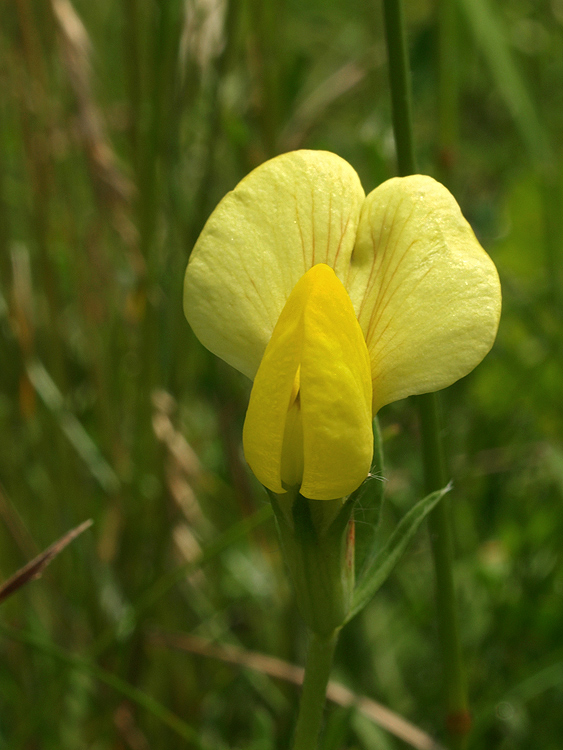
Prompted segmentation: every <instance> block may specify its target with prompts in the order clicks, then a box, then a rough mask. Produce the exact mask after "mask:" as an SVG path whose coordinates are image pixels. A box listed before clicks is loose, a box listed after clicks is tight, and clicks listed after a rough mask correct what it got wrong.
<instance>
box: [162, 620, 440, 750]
mask: <svg viewBox="0 0 563 750" xmlns="http://www.w3.org/2000/svg"><path fill="white" fill-rule="evenodd" d="M151 642H152V643H154V644H156V645H161V646H171V647H172V648H177V649H179V650H180V651H188V652H189V653H191V654H199V655H200V656H207V657H210V658H212V659H219V660H220V661H224V662H227V663H229V664H236V665H237V666H240V667H246V668H247V669H254V670H256V671H257V672H261V673H262V674H266V675H268V676H269V677H275V678H277V679H280V680H285V681H286V682H292V683H293V684H294V685H301V684H302V682H303V675H304V672H305V670H304V669H303V668H302V667H297V666H295V665H294V664H289V663H288V662H286V661H283V660H282V659H277V658H276V657H273V656H267V655H266V654H261V653H258V652H256V651H245V650H243V649H241V648H237V647H236V646H231V645H226V644H225V645H220V644H217V643H212V642H211V641H208V640H207V639H205V638H200V637H199V636H194V635H186V634H173V633H153V634H152V635H151ZM326 697H327V698H328V699H329V700H331V701H333V703H336V704H337V705H339V706H343V707H345V708H348V707H352V706H353V707H354V708H356V709H357V710H358V711H360V712H361V713H362V714H364V716H366V717H367V718H368V719H370V720H371V721H373V722H374V724H377V725H378V726H380V727H381V728H382V729H385V730H387V731H388V732H390V733H391V734H393V735H395V737H398V738H399V739H401V740H403V742H406V743H407V744H408V745H410V746H411V747H414V748H416V750H444V748H443V746H442V745H440V744H439V742H437V741H436V740H435V739H434V738H433V737H431V736H430V735H429V734H427V733H426V732H424V731H423V730H422V729H419V727H417V726H415V725H414V724H411V722H410V721H407V720H406V719H403V717H402V716H399V714H396V713H395V712H394V711H391V710H390V709H389V708H386V706H383V705H382V704H381V703H377V701H374V700H372V699H371V698H367V697H366V696H361V695H356V694H355V693H353V692H352V691H351V690H349V689H348V688H347V687H344V685H340V684H339V683H338V682H333V681H332V680H331V681H330V682H329V684H328V688H327V692H326Z"/></svg>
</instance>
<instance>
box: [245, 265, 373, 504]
mask: <svg viewBox="0 0 563 750" xmlns="http://www.w3.org/2000/svg"><path fill="white" fill-rule="evenodd" d="M298 371H299V393H298V396H297V400H296V399H295V393H294V384H295V381H296V375H297V373H298ZM371 398H372V395H371V372H370V363H369V354H368V351H367V347H366V344H365V341H364V337H363V335H362V332H361V329H360V326H359V324H358V322H357V320H356V316H355V314H354V309H353V306H352V303H351V301H350V298H349V297H348V294H347V292H346V290H345V289H344V287H343V286H342V284H341V282H340V281H339V280H338V279H337V277H336V275H335V274H334V271H333V270H332V269H331V268H329V267H328V266H327V265H324V264H318V265H316V266H314V267H313V268H311V269H310V270H309V271H308V272H307V273H306V274H304V275H303V276H302V278H301V279H300V280H299V281H298V283H297V284H296V285H295V287H294V289H293V291H292V293H291V295H290V296H289V299H288V301H287V303H286V305H285V307H284V309H283V311H282V313H281V315H280V318H279V320H278V323H277V324H276V327H275V329H274V332H273V335H272V338H271V340H270V342H269V344H268V346H267V348H266V351H265V353H264V357H263V359H262V362H261V364H260V367H259V369H258V372H257V374H256V378H255V380H254V386H253V389H252V393H251V397H250V403H249V406H248V411H247V415H246V420H245V425H244V431H243V444H244V451H245V455H246V459H247V461H248V463H249V465H250V467H251V468H252V470H253V471H254V473H255V474H256V476H257V478H258V479H259V480H260V481H261V482H262V483H263V484H264V485H265V486H266V487H268V489H270V490H272V491H273V492H281V491H283V489H285V487H284V485H285V486H286V487H287V486H288V485H290V484H294V483H297V482H296V480H298V479H299V477H298V476H297V474H298V473H299V472H300V466H301V465H300V456H296V455H295V451H300V450H302V451H303V460H302V467H303V468H302V479H301V489H300V491H301V493H302V494H303V495H304V496H305V497H308V498H310V499H313V500H332V499H336V498H338V497H343V496H345V495H348V494H349V493H350V492H352V491H353V490H355V489H356V488H357V487H358V486H359V485H360V484H361V482H362V481H363V480H364V479H365V478H366V476H367V474H368V471H369V467H370V463H371V457H372V427H371V418H372V412H371ZM290 408H291V412H290ZM296 409H300V413H298V412H296ZM299 420H300V423H299ZM301 431H302V437H301ZM298 438H299V439H298ZM301 440H302V447H301ZM288 441H291V442H288ZM284 472H285V474H284Z"/></svg>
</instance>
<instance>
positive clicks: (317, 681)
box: [293, 630, 338, 750]
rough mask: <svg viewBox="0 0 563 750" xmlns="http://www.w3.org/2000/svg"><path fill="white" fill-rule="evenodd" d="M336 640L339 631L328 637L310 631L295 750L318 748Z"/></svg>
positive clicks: (294, 742) (294, 744)
mask: <svg viewBox="0 0 563 750" xmlns="http://www.w3.org/2000/svg"><path fill="white" fill-rule="evenodd" d="M337 639H338V631H337V630H335V631H334V632H333V633H332V634H331V635H330V636H328V637H327V638H323V637H321V636H319V635H317V634H316V633H313V632H312V631H309V653H308V654H307V665H306V667H305V679H304V681H303V692H302V693H301V702H300V705H299V716H298V718H297V726H296V728H295V739H294V741H293V750H315V748H316V747H317V742H318V738H319V733H320V730H321V723H322V719H323V710H324V705H325V697H326V687H327V685H328V678H329V676H330V668H331V666H332V659H333V657H334V649H335V647H336V641H337Z"/></svg>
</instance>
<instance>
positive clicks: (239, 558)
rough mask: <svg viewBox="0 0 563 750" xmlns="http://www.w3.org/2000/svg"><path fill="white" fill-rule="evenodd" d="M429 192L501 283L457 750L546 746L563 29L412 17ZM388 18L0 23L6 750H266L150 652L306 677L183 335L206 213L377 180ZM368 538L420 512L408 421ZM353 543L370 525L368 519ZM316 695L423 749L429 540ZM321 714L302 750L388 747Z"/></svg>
mask: <svg viewBox="0 0 563 750" xmlns="http://www.w3.org/2000/svg"><path fill="white" fill-rule="evenodd" d="M406 6H407V7H406V16H407V22H408V29H409V39H410V47H411V66H412V71H413V90H414V91H413V93H414V107H415V133H416V141H417V151H418V158H419V165H420V169H421V171H424V172H427V173H430V174H432V175H434V176H436V177H438V178H439V179H442V180H443V181H444V182H445V183H446V184H447V185H448V186H449V187H450V189H451V190H452V191H453V192H454V194H455V195H456V197H457V199H458V201H459V202H460V204H461V206H462V209H463V211H464V213H465V215H466V216H467V218H468V219H469V220H470V222H471V223H472V225H473V227H474V229H475V231H476V233H477V235H478V237H479V238H480V240H481V242H482V244H483V245H484V246H485V248H486V249H487V250H488V252H489V253H490V254H491V256H492V257H493V259H494V260H495V262H496V264H497V266H498V268H499V272H500V276H501V281H502V284H503V292H504V310H503V318H502V322H501V327H500V331H499V337H498V341H497V343H496V345H495V347H494V349H493V351H492V353H491V354H490V355H489V356H488V357H487V358H486V360H485V361H484V362H483V364H482V365H480V366H479V368H478V369H477V370H476V371H475V372H474V373H472V374H471V375H470V376H468V377H467V378H466V379H465V380H464V381H462V382H460V383H458V384H456V385H455V386H453V387H452V388H451V389H449V390H448V391H447V392H446V393H445V394H444V404H445V410H446V423H447V427H446V435H445V437H446V442H447V445H448V449H449V463H450V472H451V475H452V477H453V479H454V485H455V487H454V492H453V493H452V496H451V502H452V509H453V516H454V526H455V539H456V550H457V553H456V554H457V558H456V571H455V572H456V580H457V584H458V594H459V610H460V621H461V628H462V643H463V648H464V653H465V657H466V661H467V679H468V686H469V694H470V700H471V704H472V710H473V714H474V731H473V733H472V735H471V738H470V743H469V747H470V748H472V749H473V748H474V749H475V750H476V749H477V748H479V749H482V750H489V749H490V748H500V749H502V750H512V749H514V750H516V749H517V748H518V749H520V748H522V749H523V748H531V747H533V748H540V749H541V750H560V748H561V738H562V737H563V603H562V601H561V600H562V597H563V559H562V556H561V538H562V534H563V513H562V493H563V446H562V440H561V432H562V427H563V374H562V371H561V363H562V359H563V347H562V343H563V334H562V325H561V324H562V321H563V308H562V298H563V277H562V273H561V259H562V257H563V219H562V217H563V201H562V194H563V191H562V159H561V156H562V149H563V139H562V137H561V133H562V132H563V130H562V128H563V2H562V1H561V0H551V2H547V1H544V2H532V0H502V2H499V3H495V2H493V1H492V0H457V1H456V2H453V1H449V0H443V1H442V2H437V1H436V2H431V1H430V0H412V1H410V2H407V3H406ZM382 25H383V23H382V10H381V7H380V3H379V2H374V3H366V2H360V0H322V2H321V0H309V2H297V0H230V1H229V2H227V0H119V1H118V0H97V2H89V1H88V0H73V1H72V3H71V2H70V0H10V2H4V3H2V4H1V6H0V76H1V78H0V80H1V92H2V96H1V97H0V149H1V150H0V264H1V265H0V329H1V331H0V352H1V368H0V426H1V434H2V439H1V441H0V579H2V580H5V579H7V578H9V577H10V576H11V575H12V574H13V573H14V572H15V571H16V570H17V569H18V568H20V567H21V566H22V565H23V564H24V563H25V562H26V561H27V560H29V559H31V558H32V557H33V556H34V555H36V554H37V553H38V552H39V551H40V550H42V549H44V548H45V547H47V546H48V545H49V544H51V543H52V542H53V541H54V540H55V539H57V538H58V537H60V536H61V535H63V534H64V533H65V532H66V531H68V530H69V529H70V528H71V527H73V526H75V525H77V524H78V523H80V522H81V521H83V520H84V519H87V518H92V519H94V526H93V527H92V528H91V529H90V530H88V531H86V532H85V533H84V534H83V535H82V536H81V537H80V538H79V539H78V540H76V541H75V542H73V544H72V545H71V546H70V547H69V548H68V549H67V550H65V551H64V552H63V553H62V554H61V555H60V556H59V557H58V558H57V559H56V560H55V561H54V562H53V563H52V565H51V566H50V568H49V569H48V570H47V572H46V573H45V575H44V577H43V578H42V580H41V581H40V582H34V583H30V584H28V585H27V586H26V587H24V588H22V589H21V590H20V591H19V592H18V593H16V594H15V595H14V596H12V597H11V598H10V599H8V600H7V601H6V602H5V603H4V604H3V605H2V614H1V620H0V636H1V638H0V658H1V668H0V747H1V748H9V749H10V750H24V749H25V750H31V749H35V748H37V749H38V750H43V749H44V750H51V749H54V748H57V750H61V749H62V750H67V749H68V750H75V749H79V748H92V750H94V749H95V750H106V749H109V748H112V749H114V748H116V749H117V748H120V749H121V748H131V749H132V750H146V749H148V748H151V749H154V750H157V749H159V748H163V749H164V748H168V749H170V748H182V747H194V748H206V749H212V750H221V749H222V748H241V749H242V748H245V749H246V748H248V749H249V750H271V749H273V748H279V749H280V750H281V748H286V747H287V746H288V744H289V740H290V736H291V730H292V726H293V722H294V718H295V713H296V706H297V699H298V691H297V689H296V688H295V687H294V686H292V685H290V684H288V683H286V682H284V681H280V680H274V679H272V678H270V677H268V676H266V675H265V674H264V670H260V669H258V670H257V671H256V670H254V671H252V670H250V669H247V668H241V667H237V666H232V665H229V664H226V663H224V662H223V661H221V660H220V659H218V658H210V657H206V656H201V655H199V656H198V655H193V654H191V653H188V652H186V651H185V650H178V649H174V648H172V645H171V643H170V639H169V638H168V640H167V637H168V634H170V633H189V634H192V635H197V636H199V637H201V638H204V639H208V640H212V641H219V642H220V643H222V644H230V645H233V646H237V647H238V648H240V649H244V650H252V651H257V652H261V653H264V654H268V655H274V656H277V657H279V658H282V659H285V660H288V661H290V662H292V663H298V664H302V663H303V659H304V653H305V645H306V644H305V640H304V631H303V628H302V626H301V623H300V620H299V617H298V614H297V613H296V610H295V606H294V603H293V600H292V597H291V592H290V589H289V585H288V583H287V580H286V577H285V573H284V570H283V565H282V562H281V560H280V554H279V550H278V545H277V540H276V537H275V529H274V525H273V521H272V519H271V517H270V515H269V512H268V507H269V506H268V505H267V500H266V497H265V495H264V493H263V491H262V490H261V488H260V487H259V486H258V485H257V483H256V482H255V480H254V479H253V478H252V477H251V476H250V475H249V472H248V471H247V469H246V466H245V464H244V460H243V458H242V452H241V445H240V436H241V428H242V421H243V419H244V412H245V407H246V403H247V397H248V392H249V386H250V384H249V383H248V382H247V381H246V380H245V379H244V378H243V377H242V376H239V375H238V374H237V373H235V372H233V371H231V370H230V369H229V368H228V367H227V366H226V365H223V363H221V362H219V361H217V360H215V359H214V358H213V357H212V356H211V355H210V354H209V353H208V352H206V351H205V350H203V348H202V347H201V346H200V345H199V343H198V342H197V341H196V340H195V338H194V336H193V335H192V334H191V332H190V330H189V327H188V325H187V323H186V322H185V320H184V318H183V313H182V302H181V298H182V281H183V274H184V270H185V266H186V263H187V259H188V255H189V251H190V248H191V247H192V245H193V243H194V241H195V238H196V237H197V235H198V233H199V231H200V230H201V228H202V226H203V223H204V222H205V220H206V218H207V216H208V215H209V213H210V211H211V210H212V209H213V207H214V206H215V204H216V203H217V201H218V200H219V199H220V198H221V197H222V196H223V195H224V194H225V192H226V191H228V190H229V189H231V188H232V187H233V186H234V185H235V184H236V183H237V182H238V180H239V179H241V178H242V177H243V176H244V175H245V174H246V173H247V172H248V171H249V170H250V169H252V168H253V167H254V166H256V165H258V164H259V163H260V162H262V161H263V160H264V159H266V158H269V157H271V156H273V155H275V154H276V153H279V152H281V151H287V150H291V149H295V148H301V147H306V148H322V149H328V150H331V151H334V152H336V153H338V154H339V155H341V156H342V157H344V158H345V159H347V160H348V161H349V162H350V163H351V164H352V165H353V166H354V167H355V168H356V170H357V171H358V173H359V174H360V177H361V179H362V181H363V184H364V188H365V189H366V192H367V191H369V190H371V189H372V188H373V187H374V186H376V185H377V184H378V183H379V182H381V181H383V180H384V179H386V178H388V177H390V176H392V175H393V174H394V170H395V162H394V147H393V136H392V129H391V121H390V103H389V90H388V83H387V68H386V52H385V44H384V39H383V36H382ZM380 418H381V424H382V430H383V436H384V440H385V450H386V462H387V466H386V478H387V483H386V505H385V509H384V514H383V520H382V527H383V529H384V530H385V529H391V528H392V527H393V524H394V523H395V522H396V520H397V519H398V518H399V517H400V516H401V515H402V514H403V513H404V512H405V510H406V509H408V508H409V507H411V506H412V504H413V503H414V502H415V501H416V500H417V499H419V498H420V497H421V496H422V478H421V465H420V453H419V441H418V426H417V417H416V411H415V409H414V408H413V405H412V404H411V403H410V402H409V401H407V402H401V403H397V404H394V405H391V406H389V407H386V408H385V409H384V410H383V411H382V413H381V414H380ZM358 522H361V514H360V515H359V516H358ZM334 676H335V677H336V678H338V679H339V680H340V681H341V682H343V683H345V684H346V685H348V686H349V687H350V688H351V689H352V690H354V691H355V692H357V693H359V694H366V695H369V696H371V697H372V698H375V699H376V700H378V701H381V702H382V703H384V704H386V705H388V706H390V707H391V708H392V709H393V710H395V711H397V712H398V713H400V714H402V715H403V716H404V717H406V718H408V719H409V720H410V721H412V722H414V723H415V724H417V725H418V726H419V727H421V728H422V729H424V730H425V731H427V732H429V733H430V734H432V735H433V736H435V737H437V738H439V739H441V740H443V739H444V731H443V715H444V709H443V700H442V688H441V685H442V679H441V668H440V660H439V650H438V644H437V634H436V624H435V616H434V591H433V572H432V565H431V558H430V554H429V542H428V538H427V533H426V530H423V531H422V532H420V533H419V534H418V535H417V537H416V541H415V543H414V544H412V545H411V547H410V549H409V551H408V554H407V555H406V556H405V558H404V559H403V560H402V561H401V563H400V564H399V566H398V568H397V569H396V571H395V572H394V574H393V575H392V577H391V578H390V579H389V580H388V582H387V583H386V584H385V586H384V587H383V589H382V590H381V591H380V592H379V593H378V595H377V597H376V598H375V600H374V601H373V603H372V604H371V606H369V607H368V608H367V609H366V610H365V611H364V612H363V613H362V615H361V616H360V617H358V618H357V619H356V620H355V621H353V622H352V623H351V624H350V625H349V626H347V628H346V629H345V630H344V632H343V634H342V638H341V642H340V645H339V649H338V653H337V660H336V664H335V668H334ZM408 746H409V745H407V744H406V743H404V742H402V741H401V740H398V739H396V738H395V737H394V736H393V735H392V734H390V733H388V732H384V731H382V730H381V729H378V728H377V727H376V726H375V725H374V724H372V723H371V722H369V721H368V720H367V719H365V718H362V717H361V716H360V715H359V714H358V713H357V712H356V711H355V710H354V709H350V710H345V709H342V708H335V707H334V705H331V706H329V712H328V732H327V738H326V743H325V750H344V748H348V749H349V750H351V749H352V748H354V749H357V750H360V749H362V750H363V749H365V750H379V749H380V748H381V749H382V750H387V749H390V750H394V749H399V748H404V747H408Z"/></svg>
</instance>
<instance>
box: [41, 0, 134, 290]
mask: <svg viewBox="0 0 563 750" xmlns="http://www.w3.org/2000/svg"><path fill="white" fill-rule="evenodd" d="M51 7H52V9H53V16H54V19H55V22H56V25H57V30H58V36H59V40H60V49H61V52H62V57H63V62H64V69H65V70H66V73H67V76H68V80H69V83H70V86H71V88H72V92H73V94H74V97H75V100H76V106H77V114H78V124H79V138H80V141H81V144H82V147H83V149H84V152H85V154H86V158H87V160H88V165H89V168H90V174H91V176H92V182H93V185H94V187H95V188H96V195H97V198H98V200H99V202H100V203H101V204H102V205H103V206H105V207H106V208H108V209H109V211H110V212H111V215H112V218H113V224H114V226H115V229H116V230H117V232H118V233H119V234H120V236H121V238H122V240H123V242H124V243H125V245H126V247H127V249H128V252H129V256H130V262H131V264H132V267H133V269H134V270H135V272H136V274H137V275H138V276H139V277H142V276H143V275H144V273H145V264H144V260H143V258H142V256H141V254H140V252H139V249H138V233H137V229H136V227H135V226H134V224H133V223H132V221H131V219H130V217H129V212H130V209H131V201H132V198H133V195H134V192H135V188H134V185H133V183H132V182H131V181H130V180H129V179H128V178H127V177H126V176H125V175H124V174H123V173H122V172H121V170H120V168H119V165H118V161H117V157H116V155H115V153H114V151H113V149H112V147H111V145H110V142H109V138H108V135H107V132H106V128H105V123H104V118H103V116H102V113H101V111H100V109H99V107H98V105H97V103H96V100H95V97H94V93H93V91H92V82H91V77H92V72H91V64H90V58H91V44H90V39H89V37H88V33H87V31H86V29H85V27H84V24H83V23H82V21H81V19H80V17H79V15H78V14H77V12H76V11H75V9H74V7H73V6H72V4H71V3H70V0H51Z"/></svg>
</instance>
